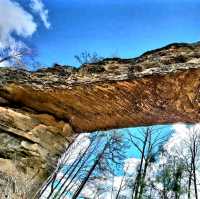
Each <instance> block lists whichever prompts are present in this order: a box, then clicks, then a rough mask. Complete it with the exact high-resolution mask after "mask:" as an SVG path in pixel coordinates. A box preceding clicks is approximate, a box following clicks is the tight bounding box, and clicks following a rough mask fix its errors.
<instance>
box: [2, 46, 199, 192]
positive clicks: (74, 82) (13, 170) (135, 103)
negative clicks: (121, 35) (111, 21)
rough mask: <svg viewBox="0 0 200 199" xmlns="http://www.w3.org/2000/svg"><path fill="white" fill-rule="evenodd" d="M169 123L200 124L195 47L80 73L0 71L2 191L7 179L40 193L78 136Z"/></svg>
mask: <svg viewBox="0 0 200 199" xmlns="http://www.w3.org/2000/svg"><path fill="white" fill-rule="evenodd" d="M173 122H187V123H197V122H200V44H199V43H195V44H171V45H168V46H166V47H164V48H161V49H157V50H154V51H149V52H147V53H145V54H143V55H142V56H140V57H137V58H134V59H119V58H112V59H104V60H102V61H100V62H98V63H94V64H86V65H83V66H81V67H80V68H79V69H76V68H73V67H69V66H60V65H56V66H55V67H53V68H47V69H40V70H38V71H36V72H30V71H25V70H20V69H11V68H0V176H6V177H4V178H5V179H4V180H3V181H2V180H1V181H0V189H1V188H2V189H3V187H4V185H5V182H8V181H9V179H10V178H9V177H10V176H16V177H15V178H18V176H19V177H21V178H22V179H23V180H21V181H22V184H23V183H24V184H26V185H27V186H28V183H26V179H28V182H29V183H30V184H31V186H29V187H31V189H34V187H38V186H39V184H41V182H42V181H44V179H46V177H47V176H48V175H49V173H51V171H52V169H53V165H55V164H56V160H57V158H58V157H59V155H60V154H61V153H62V152H63V151H64V146H65V144H66V143H68V142H70V139H71V138H72V137H73V135H74V134H75V133H81V132H84V131H87V132H91V131H95V130H105V129H112V128H122V127H129V126H142V125H152V124H166V123H173ZM1 174H2V175H1ZM30 179H31V180H30ZM1 185H2V186H3V187H2V186H1ZM15 189H16V188H15ZM32 192H33V190H32Z"/></svg>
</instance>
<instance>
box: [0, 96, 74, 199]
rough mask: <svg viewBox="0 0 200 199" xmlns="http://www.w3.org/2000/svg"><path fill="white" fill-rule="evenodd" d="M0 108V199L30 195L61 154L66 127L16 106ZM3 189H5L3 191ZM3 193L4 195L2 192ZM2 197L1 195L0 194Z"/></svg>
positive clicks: (65, 139)
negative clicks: (8, 195) (24, 194)
mask: <svg viewBox="0 0 200 199" xmlns="http://www.w3.org/2000/svg"><path fill="white" fill-rule="evenodd" d="M2 101H4V105H3V106H2V104H1V106H0V179H1V180H0V198H4V196H6V194H8V190H9V192H11V193H9V194H10V195H12V196H13V197H14V196H15V197H16V198H21V197H22V194H23V192H24V193H26V192H27V190H28V191H29V193H33V192H34V191H35V190H37V188H38V186H40V185H41V183H42V182H43V181H44V180H45V179H46V178H47V177H48V176H49V174H51V172H52V170H53V168H54V166H55V165H56V162H57V159H58V157H59V155H60V154H61V153H62V152H63V151H64V147H65V144H67V142H68V140H67V137H70V136H71V135H70V134H71V130H70V126H69V125H68V124H67V123H65V122H64V121H61V120H60V121H58V120H56V119H55V118H54V117H53V116H51V115H48V114H42V113H37V112H35V111H33V110H31V109H28V108H26V107H23V106H18V105H16V104H9V103H8V102H7V104H5V100H3V99H2V98H1V102H2ZM6 186H7V189H6ZM4 191H5V193H3V192H4ZM1 194H4V195H1Z"/></svg>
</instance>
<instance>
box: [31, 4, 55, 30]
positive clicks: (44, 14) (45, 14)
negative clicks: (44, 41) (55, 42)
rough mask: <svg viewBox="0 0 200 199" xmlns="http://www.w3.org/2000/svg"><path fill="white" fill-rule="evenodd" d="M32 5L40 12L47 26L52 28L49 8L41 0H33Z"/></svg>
mask: <svg viewBox="0 0 200 199" xmlns="http://www.w3.org/2000/svg"><path fill="white" fill-rule="evenodd" d="M30 7H31V8H32V10H33V11H34V12H35V13H38V14H39V16H40V18H41V20H42V22H43V23H44V25H45V27H46V28H47V29H48V28H50V26H51V24H50V22H49V21H48V10H47V9H45V6H44V4H43V2H42V1H41V0H31V3H30Z"/></svg>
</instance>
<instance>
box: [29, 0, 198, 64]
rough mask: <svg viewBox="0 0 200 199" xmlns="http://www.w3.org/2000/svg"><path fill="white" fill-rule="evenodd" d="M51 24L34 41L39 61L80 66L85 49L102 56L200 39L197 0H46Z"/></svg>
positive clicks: (128, 54) (126, 54) (124, 54)
mask: <svg viewBox="0 0 200 199" xmlns="http://www.w3.org/2000/svg"><path fill="white" fill-rule="evenodd" d="M43 2H44V4H45V6H46V8H47V9H48V10H49V21H50V23H51V28H50V29H45V28H44V27H43V26H40V27H39V30H38V31H37V32H36V33H35V34H34V35H33V36H32V38H31V40H30V42H31V43H32V44H33V45H34V46H36V47H37V48H38V51H39V53H38V54H39V57H38V59H39V61H40V62H41V63H43V64H44V65H51V64H52V63H54V62H58V63H61V64H69V65H77V64H78V63H77V62H76V60H75V59H74V55H75V54H79V53H81V52H82V51H84V50H87V51H88V52H97V53H98V54H99V55H101V56H105V57H109V56H112V55H113V54H114V55H118V56H120V57H122V58H123V57H124V58H127V57H135V56H138V55H140V54H141V53H143V52H145V51H146V50H150V49H154V48H158V47H161V46H163V45H166V44H169V43H172V42H194V41H198V40H200V20H199V17H200V12H199V10H200V1H198V0H151V1H150V0H138V1H134V0H117V1H116V0H115V1H114V0H109V1H108V0H107V1H106V0H67V1H66V0H53V1H50V0H44V1H43Z"/></svg>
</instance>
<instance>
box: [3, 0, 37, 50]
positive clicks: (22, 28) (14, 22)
mask: <svg viewBox="0 0 200 199" xmlns="http://www.w3.org/2000/svg"><path fill="white" fill-rule="evenodd" d="M0 4H1V6H0V48H6V47H7V46H11V45H16V39H15V38H14V36H13V35H17V36H19V37H24V38H25V37H29V36H31V35H32V34H33V33H34V32H35V31H36V30H37V24H36V22H35V21H34V19H33V16H32V15H31V14H30V13H28V12H27V11H26V10H24V9H23V7H21V6H20V4H18V3H17V2H15V1H11V0H0Z"/></svg>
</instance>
